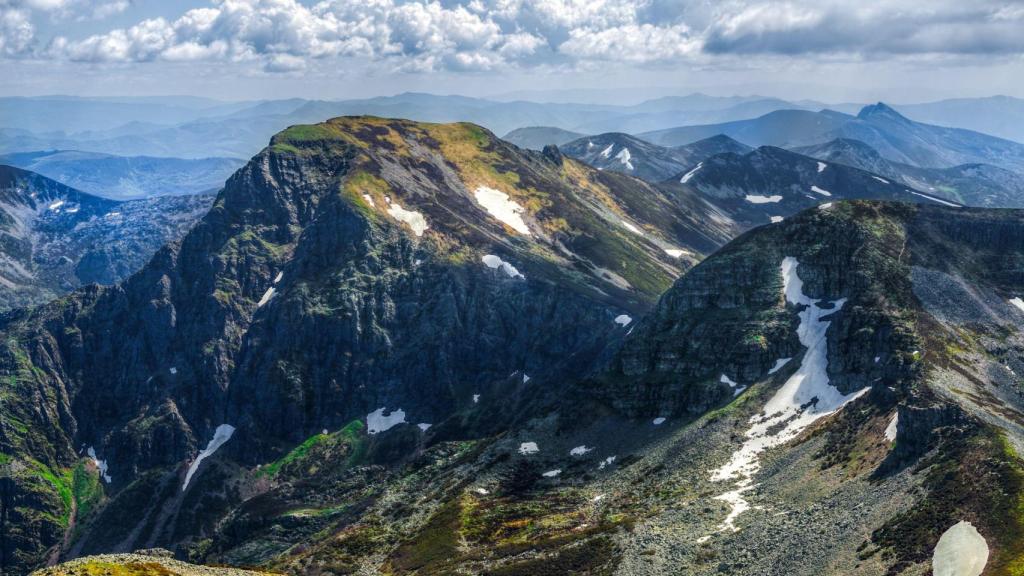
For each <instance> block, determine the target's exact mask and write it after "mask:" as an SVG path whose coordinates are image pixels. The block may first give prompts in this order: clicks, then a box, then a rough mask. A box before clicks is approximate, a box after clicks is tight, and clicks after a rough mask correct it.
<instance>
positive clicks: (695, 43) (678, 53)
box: [559, 24, 701, 63]
mask: <svg viewBox="0 0 1024 576" xmlns="http://www.w3.org/2000/svg"><path fill="white" fill-rule="evenodd" d="M700 49H701V42H700V40H699V39H697V38H694V37H692V36H691V35H690V31H689V28H687V27H686V25H685V24H680V25H678V26H672V27H668V28H665V27H659V26H654V25H652V24H641V25H636V24H630V25H627V26H618V27H615V28H609V29H607V30H574V31H573V32H572V34H571V36H570V38H569V40H567V41H566V42H565V43H563V44H562V45H561V46H560V48H559V50H560V51H561V52H562V53H564V54H568V55H570V56H574V57H576V58H579V59H583V60H612V61H620V62H636V63H644V62H652V61H665V60H673V59H680V58H688V57H691V56H696V55H698V54H699V53H700Z"/></svg>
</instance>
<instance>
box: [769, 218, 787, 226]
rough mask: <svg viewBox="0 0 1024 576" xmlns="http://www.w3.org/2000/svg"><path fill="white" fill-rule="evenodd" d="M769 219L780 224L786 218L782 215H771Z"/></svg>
mask: <svg viewBox="0 0 1024 576" xmlns="http://www.w3.org/2000/svg"><path fill="white" fill-rule="evenodd" d="M769 220H771V221H772V224H778V223H779V222H782V221H783V220H785V218H783V217H782V216H770V217H769Z"/></svg>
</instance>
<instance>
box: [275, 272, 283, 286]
mask: <svg viewBox="0 0 1024 576" xmlns="http://www.w3.org/2000/svg"><path fill="white" fill-rule="evenodd" d="M283 277H284V270H281V271H280V272H278V273H277V276H274V284H277V283H278V282H280V281H281V278H283Z"/></svg>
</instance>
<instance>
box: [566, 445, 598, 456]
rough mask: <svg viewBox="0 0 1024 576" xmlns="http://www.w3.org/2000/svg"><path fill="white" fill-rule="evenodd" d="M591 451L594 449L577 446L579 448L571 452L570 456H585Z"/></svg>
mask: <svg viewBox="0 0 1024 576" xmlns="http://www.w3.org/2000/svg"><path fill="white" fill-rule="evenodd" d="M591 450H593V448H587V446H586V445H583V446H577V447H575V448H573V449H572V450H569V455H570V456H583V455H584V454H586V453H587V452H590V451H591Z"/></svg>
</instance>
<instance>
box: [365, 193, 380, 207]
mask: <svg viewBox="0 0 1024 576" xmlns="http://www.w3.org/2000/svg"><path fill="white" fill-rule="evenodd" d="M363 200H366V203H367V204H369V205H370V208H376V207H377V205H376V204H374V203H373V196H370V195H369V194H363Z"/></svg>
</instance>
